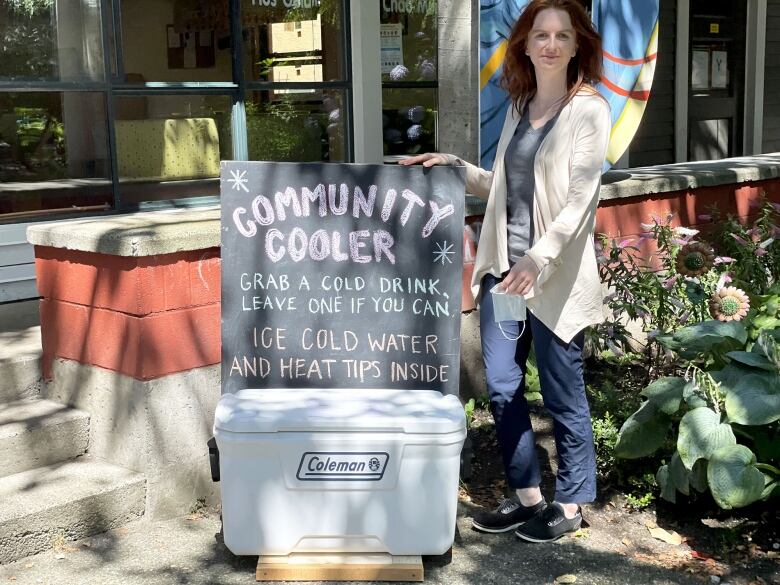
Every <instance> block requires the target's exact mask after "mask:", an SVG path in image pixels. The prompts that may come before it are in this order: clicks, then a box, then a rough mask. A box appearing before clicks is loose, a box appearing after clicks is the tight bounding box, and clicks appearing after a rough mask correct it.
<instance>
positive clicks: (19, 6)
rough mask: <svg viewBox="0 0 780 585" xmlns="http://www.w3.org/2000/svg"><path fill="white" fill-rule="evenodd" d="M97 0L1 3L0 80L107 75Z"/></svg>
mask: <svg viewBox="0 0 780 585" xmlns="http://www.w3.org/2000/svg"><path fill="white" fill-rule="evenodd" d="M104 77H105V76H104V65H103V42H102V32H101V15H100V1H99V0H56V1H55V0H6V1H4V2H0V78H5V79H47V80H52V81H56V80H60V81H87V80H89V81H97V80H102V79H103V78H104Z"/></svg>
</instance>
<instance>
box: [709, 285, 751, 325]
mask: <svg viewBox="0 0 780 585" xmlns="http://www.w3.org/2000/svg"><path fill="white" fill-rule="evenodd" d="M749 309H750V301H749V300H748V298H747V295H746V294H745V291H743V290H742V289H739V288H737V287H735V286H724V287H723V288H721V289H719V290H718V292H716V293H715V294H714V295H712V299H710V313H711V314H712V316H713V317H714V318H715V319H717V320H718V321H740V320H742V318H743V317H745V315H747V312H748V310H749Z"/></svg>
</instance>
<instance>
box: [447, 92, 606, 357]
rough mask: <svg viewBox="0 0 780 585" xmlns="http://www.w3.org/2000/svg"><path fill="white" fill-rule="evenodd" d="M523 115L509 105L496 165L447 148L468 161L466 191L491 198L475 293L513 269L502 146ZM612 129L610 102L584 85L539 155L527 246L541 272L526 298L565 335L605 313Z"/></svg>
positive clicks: (568, 336)
mask: <svg viewBox="0 0 780 585" xmlns="http://www.w3.org/2000/svg"><path fill="white" fill-rule="evenodd" d="M519 121H520V118H519V116H518V114H517V110H516V109H515V108H513V107H510V108H509V111H508V112H507V116H506V120H505V121H504V128H503V130H502V131H501V138H500V139H499V142H498V149H497V151H496V159H495V162H494V164H493V171H492V172H488V171H486V170H483V169H481V168H479V167H477V166H474V165H472V164H470V163H467V162H465V161H463V160H461V159H459V158H457V157H454V156H452V155H448V158H449V162H450V163H451V164H457V165H464V166H465V167H466V189H467V190H468V192H469V193H473V194H474V195H477V196H478V197H481V198H483V199H487V209H486V211H485V219H484V222H483V224H482V232H481V234H480V237H479V245H478V246H477V257H476V261H475V264H474V274H473V276H472V280H471V287H472V292H473V293H474V298H476V299H479V294H480V290H479V289H480V284H481V282H482V277H483V276H485V275H486V274H488V273H490V274H493V275H495V276H500V275H501V274H503V273H504V272H506V271H507V270H509V259H508V256H507V228H506V221H507V214H506V196H507V193H506V176H505V173H504V153H505V152H506V148H507V146H508V144H509V141H510V139H511V137H512V135H513V134H514V132H515V129H516V128H517V124H518V122H519ZM610 130H611V122H610V113H609V105H608V104H607V102H606V101H605V100H604V99H603V98H601V97H600V96H598V95H595V94H591V93H584V92H580V93H579V94H577V95H576V96H575V97H574V98H573V99H572V100H571V101H570V102H569V103H568V104H566V105H565V106H564V107H563V109H562V110H561V112H560V115H559V116H558V119H557V120H556V122H555V123H554V125H553V127H552V128H551V129H550V131H549V132H548V134H547V136H546V137H545V138H544V140H543V141H542V144H541V145H540V147H539V150H538V152H537V154H536V159H535V161H534V178H535V191H534V211H533V213H534V243H533V246H531V248H530V249H529V250H528V251H527V253H526V254H527V255H528V256H529V257H530V258H531V259H532V260H533V261H534V262H535V263H536V265H537V266H538V268H539V271H540V272H539V278H538V279H537V282H536V285H535V286H534V288H533V290H532V291H531V292H530V293H528V294H527V295H526V299H527V304H528V309H529V310H530V311H531V312H532V313H533V314H534V316H535V317H536V318H538V319H539V320H540V321H541V322H542V323H544V324H545V325H546V326H547V327H548V328H549V329H550V330H552V331H553V332H554V333H555V335H557V336H558V337H559V338H560V339H561V340H562V341H564V342H566V343H568V342H569V341H571V340H572V338H573V337H574V336H575V335H576V334H577V333H579V332H580V331H581V330H582V329H584V328H585V327H587V326H588V325H594V324H596V323H600V322H601V321H603V320H604V316H603V310H602V293H601V282H600V279H599V274H598V267H597V264H596V254H595V250H594V248H593V230H594V227H595V223H596V208H597V206H598V202H599V188H600V186H601V169H602V165H603V163H604V157H605V156H606V152H607V144H608V142H609V134H610ZM483 292H484V291H483Z"/></svg>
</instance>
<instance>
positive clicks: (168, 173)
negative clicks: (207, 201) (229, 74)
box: [115, 95, 233, 204]
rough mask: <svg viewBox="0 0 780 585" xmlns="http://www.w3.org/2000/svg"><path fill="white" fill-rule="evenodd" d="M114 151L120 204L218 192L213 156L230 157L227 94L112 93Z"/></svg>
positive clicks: (216, 157)
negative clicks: (114, 115)
mask: <svg viewBox="0 0 780 585" xmlns="http://www.w3.org/2000/svg"><path fill="white" fill-rule="evenodd" d="M116 108H117V120H116V126H115V129H116V155H117V169H118V172H119V180H120V196H121V199H122V202H123V203H131V204H132V203H139V202H141V201H151V200H155V201H157V200H174V199H181V198H189V197H200V196H206V195H218V194H219V178H218V177H219V161H220V160H223V159H224V160H228V159H232V158H233V149H232V140H231V125H230V109H231V108H230V98H229V97H227V96H208V95H140V96H132V97H131V96H123V97H120V98H117V102H116Z"/></svg>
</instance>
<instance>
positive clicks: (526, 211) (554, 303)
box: [401, 0, 611, 542]
mask: <svg viewBox="0 0 780 585" xmlns="http://www.w3.org/2000/svg"><path fill="white" fill-rule="evenodd" d="M601 55H602V53H601V39H600V37H599V36H598V33H596V31H595V30H594V29H593V25H592V23H591V21H590V19H589V17H588V15H587V13H586V12H585V10H584V9H583V8H582V6H581V5H580V4H579V2H578V1H577V0H532V1H531V2H530V3H529V4H528V6H527V7H526V8H525V10H524V11H523V13H522V14H521V16H520V18H519V20H518V21H517V23H516V24H515V26H514V28H513V30H512V33H511V35H510V37H509V40H508V45H507V53H506V58H505V62H504V77H503V83H504V87H505V88H506V89H507V90H508V92H509V95H510V97H511V101H512V106H511V107H510V108H509V111H508V112H507V116H506V120H505V122H504V127H503V130H502V133H501V138H500V140H499V143H498V149H497V153H496V159H495V163H494V165H493V171H492V172H488V171H485V170H482V169H480V168H478V167H476V166H474V165H471V164H469V163H465V162H463V161H462V160H460V159H459V158H456V157H455V156H453V155H448V154H440V153H427V154H423V155H419V156H416V157H412V158H410V159H406V160H404V161H402V162H401V164H407V165H408V164H415V163H422V164H423V165H424V166H428V167H430V166H433V165H437V164H456V165H464V166H465V167H466V181H467V190H468V191H469V192H470V193H474V194H475V195H478V196H480V197H482V198H487V208H486V211H485V219H484V222H483V224H482V233H481V235H480V240H479V245H478V247H477V258H476V263H475V268H474V276H473V280H472V287H473V289H474V293H475V297H476V298H478V299H479V300H480V328H481V337H482V353H483V358H484V361H485V371H486V374H487V383H488V392H489V395H490V405H491V410H492V412H493V417H494V418H495V421H496V431H497V434H498V439H499V445H500V448H501V454H502V458H503V462H504V467H505V470H506V475H507V480H508V484H509V486H510V487H511V488H513V489H514V490H515V497H512V498H510V499H507V500H504V501H503V502H501V503H500V505H499V506H498V508H497V509H495V510H493V511H482V512H480V513H477V514H475V515H474V519H473V526H474V528H475V529H477V530H481V531H484V532H505V531H509V530H513V529H516V532H515V533H516V534H517V536H519V537H520V538H523V539H525V540H528V541H531V542H546V541H551V540H555V539H557V538H559V537H561V536H563V535H564V534H566V533H568V532H573V531H576V530H577V529H578V528H579V527H580V524H581V522H582V515H581V510H580V507H579V505H580V504H583V503H587V502H592V501H593V500H594V499H595V497H596V459H595V449H594V445H593V433H592V427H591V421H590V411H589V409H588V403H587V400H586V397H585V383H584V381H583V375H582V346H583V341H584V329H585V328H586V327H588V326H589V325H593V324H596V323H599V322H600V321H601V320H602V319H603V316H602V309H601V307H602V297H601V283H600V281H599V276H598V270H597V265H596V257H595V252H594V248H593V230H594V225H595V217H596V207H597V205H598V200H599V187H600V180H601V169H602V165H603V162H604V157H605V155H606V149H607V143H608V141H609V133H610V128H611V123H610V114H609V106H608V105H607V102H606V101H605V100H604V99H603V98H602V97H601V96H600V95H599V94H598V93H597V92H596V90H595V89H593V84H595V83H597V82H598V81H599V79H600V77H601V58H602V56H601ZM496 285H498V286H496ZM494 288H496V290H495V291H494V292H491V291H492V290H493V289H494ZM502 291H503V292H505V293H507V294H514V295H522V296H524V297H525V301H526V304H527V308H528V317H527V321H517V320H511V321H502V322H496V320H495V317H494V298H496V299H498V296H499V295H496V294H494V293H499V292H502ZM515 298H516V297H515ZM515 318H516V319H522V317H521V316H520V315H517V316H516V317H515ZM531 343H533V347H534V350H535V354H536V362H537V366H538V370H539V377H540V381H541V387H542V393H543V395H544V403H545V407H546V408H547V410H548V411H549V412H550V414H551V415H552V417H553V421H554V433H555V442H556V446H557V451H558V474H557V478H556V491H555V500H554V501H553V502H551V503H549V504H547V503H546V502H545V500H544V498H543V497H542V494H541V491H540V490H539V483H540V480H541V475H540V472H539V462H538V460H537V458H536V454H535V450H534V436H533V430H532V428H531V422H530V418H529V412H528V404H527V403H526V401H525V398H524V396H523V394H524V389H525V384H524V377H525V371H526V359H527V357H528V353H529V351H530V348H531Z"/></svg>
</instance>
